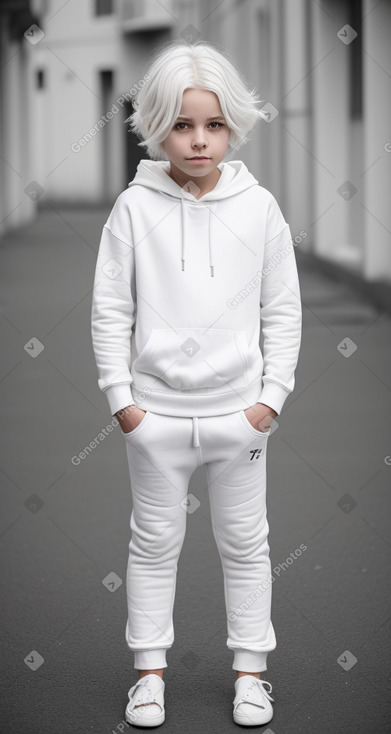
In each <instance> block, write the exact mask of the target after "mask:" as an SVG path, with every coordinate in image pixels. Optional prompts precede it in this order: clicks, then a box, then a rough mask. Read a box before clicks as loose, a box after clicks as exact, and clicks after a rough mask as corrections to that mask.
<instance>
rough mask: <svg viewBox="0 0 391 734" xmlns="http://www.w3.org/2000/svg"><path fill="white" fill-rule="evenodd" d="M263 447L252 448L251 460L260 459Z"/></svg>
mask: <svg viewBox="0 0 391 734" xmlns="http://www.w3.org/2000/svg"><path fill="white" fill-rule="evenodd" d="M262 451H263V449H251V451H250V461H252V460H253V459H259V457H260V455H261V453H262Z"/></svg>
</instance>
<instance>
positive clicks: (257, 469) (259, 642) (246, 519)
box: [123, 410, 277, 673]
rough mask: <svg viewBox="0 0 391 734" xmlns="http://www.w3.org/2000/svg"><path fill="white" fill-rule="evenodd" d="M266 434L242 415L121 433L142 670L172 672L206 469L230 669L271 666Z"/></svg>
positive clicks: (130, 637)
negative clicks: (191, 527) (193, 521)
mask: <svg viewBox="0 0 391 734" xmlns="http://www.w3.org/2000/svg"><path fill="white" fill-rule="evenodd" d="M269 434H270V431H269V432H267V433H261V432H260V431H258V430H257V429H255V428H253V427H252V425H251V423H250V422H249V421H248V419H247V418H246V415H245V413H244V411H243V410H241V411H238V412H235V413H229V414H226V415H217V416H208V417H200V418H197V417H194V418H180V417H177V416H167V415H162V414H159V413H152V412H151V411H147V412H146V414H145V416H144V418H143V419H142V421H141V423H139V425H138V426H136V428H135V429H134V430H133V431H130V433H127V434H126V433H124V434H123V436H124V440H125V444H126V451H127V457H128V462H129V473H130V483H131V490H132V498H133V510H132V513H131V518H130V528H131V531H132V533H131V540H130V543H129V560H128V569H127V579H126V583H127V605H128V620H127V623H126V633H125V634H126V642H127V645H128V647H129V648H130V650H132V651H133V652H134V667H135V668H137V669H138V670H154V669H159V668H165V667H167V662H166V651H167V650H168V649H169V648H171V647H172V645H173V642H174V628H173V606H174V599H175V589H176V573H177V563H178V559H179V555H180V552H181V548H182V545H183V541H184V538H185V532H186V518H187V513H188V512H191V511H192V510H193V508H192V505H191V500H190V501H189V498H188V496H187V495H188V486H189V481H190V477H191V475H192V474H193V472H194V470H195V469H196V468H197V467H198V466H200V465H201V464H204V465H205V471H206V476H207V482H208V492H209V501H210V509H211V520H212V525H213V534H214V538H215V540H216V544H217V548H218V551H219V554H220V558H221V562H222V568H223V573H224V590H225V604H226V612H227V630H228V639H227V647H228V648H229V649H230V650H233V652H234V662H233V665H232V668H233V669H234V670H242V671H245V672H249V673H255V672H262V671H264V670H266V660H267V654H268V652H270V651H272V650H274V649H275V647H276V644H277V643H276V637H275V632H274V628H273V625H272V623H271V619H270V611H271V581H270V579H271V565H270V560H269V545H268V532H269V526H268V522H267V516H266V447H267V441H268V437H269ZM193 502H194V500H193ZM195 511H196V510H195Z"/></svg>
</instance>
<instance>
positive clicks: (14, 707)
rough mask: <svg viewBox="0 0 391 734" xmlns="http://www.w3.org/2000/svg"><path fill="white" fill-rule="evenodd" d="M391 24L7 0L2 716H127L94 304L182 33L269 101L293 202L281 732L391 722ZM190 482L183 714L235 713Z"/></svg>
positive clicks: (126, 509)
mask: <svg viewBox="0 0 391 734" xmlns="http://www.w3.org/2000/svg"><path fill="white" fill-rule="evenodd" d="M390 21H391V0H357V1H353V0H295V1H293V0H200V1H198V2H197V1H195V0H30V1H29V0H0V41H1V43H0V194H1V195H0V258H1V265H0V284H1V303H0V307H1V311H0V313H1V319H0V324H1V338H2V344H3V349H2V359H1V365H0V404H1V406H2V408H1V410H2V431H1V436H0V445H1V449H2V454H1V456H2V458H1V462H0V481H1V503H2V509H1V519H0V550H1V555H2V558H3V568H2V573H1V576H0V589H1V598H2V604H1V606H0V631H1V640H2V655H1V657H0V659H1V667H2V675H1V676H0V678H1V683H0V698H1V699H2V700H1V705H0V729H1V732H2V734H11V732H12V733H13V732H15V731H19V730H22V728H23V730H28V731H29V732H30V734H35V732H39V733H40V734H46V733H47V734H49V732H50V734H52V732H57V731H59V732H61V734H68V733H69V734H71V732H72V734H75V732H82V733H83V734H85V732H87V731H94V732H97V733H98V734H100V733H102V734H112V732H123V731H125V730H128V728H129V729H130V727H127V726H126V724H125V723H124V721H123V715H124V709H125V705H126V703H127V691H128V689H129V688H130V686H131V685H133V684H134V683H135V681H136V671H135V670H134V668H133V656H132V654H130V653H129V650H128V649H127V648H126V646H125V623H126V591H125V575H126V565H127V556H128V553H127V551H128V543H129V539H130V529H129V517H130V512H131V492H130V486H129V475H128V465H127V459H126V454H125V451H124V444H123V438H122V436H121V432H120V429H119V426H118V425H117V424H116V422H115V425H114V424H113V422H112V421H113V419H112V416H110V414H109V410H108V405H107V400H106V398H105V396H104V395H103V394H102V393H101V392H100V391H99V388H98V375H97V370H96V365H95V361H94V356H93V351H92V344H91V336H90V309H91V296H92V288H93V278H94V271H95V264H96V258H97V252H98V247H99V241H100V236H101V232H102V227H103V225H104V223H105V222H106V220H107V217H108V215H109V212H110V210H111V208H112V206H113V204H114V201H115V199H116V198H117V196H118V195H119V193H120V192H121V191H123V190H124V189H126V187H127V184H128V182H129V181H131V180H132V179H133V177H134V175H135V172H136V168H137V165H138V162H139V160H140V159H142V158H147V155H146V153H145V150H144V149H143V148H141V147H138V146H137V143H138V142H139V141H138V139H137V138H135V137H134V136H133V135H132V133H130V132H129V131H128V125H127V124H124V120H125V119H126V118H127V117H128V116H129V115H130V114H131V112H132V100H133V99H134V96H135V94H136V91H137V89H138V88H139V86H140V85H141V84H142V82H143V75H144V74H145V72H146V64H147V61H148V58H149V55H150V54H151V53H153V52H154V51H155V50H156V49H158V48H159V47H160V46H161V44H166V43H168V42H170V41H171V40H176V39H184V40H185V41H187V42H189V43H193V42H195V41H196V40H198V39H202V40H205V41H209V42H211V43H212V44H214V45H215V46H216V47H217V48H218V49H220V50H221V51H226V52H228V54H229V55H230V58H231V59H232V60H233V61H234V63H236V65H237V67H238V69H239V70H240V72H241V73H242V74H243V76H244V78H245V80H246V82H247V83H248V85H249V87H250V88H255V89H256V91H257V93H258V94H259V96H260V98H261V99H262V100H263V102H264V104H263V110H264V112H265V117H266V119H264V120H262V119H260V120H259V123H257V126H256V127H255V128H254V129H253V130H252V131H251V133H250V134H249V137H250V141H249V142H248V143H247V144H246V145H244V146H243V147H241V148H240V149H239V150H238V151H235V150H234V151H231V152H229V154H228V155H227V156H226V158H225V160H230V159H241V160H243V161H244V162H245V164H246V165H247V167H248V168H249V170H250V171H251V173H252V174H253V175H254V176H255V177H256V179H257V180H258V182H259V183H260V184H261V185H262V186H264V187H266V188H267V189H269V190H270V191H271V192H272V193H273V194H274V196H275V197H276V199H277V201H278V202H279V204H280V206H281V209H282V211H283V214H284V216H285V219H286V221H287V222H289V224H290V227H291V231H292V236H293V241H294V245H295V253H296V259H297V264H298V270H299V278H300V285H301V295H302V305H303V339H302V346H301V352H300V357H299V363H298V367H297V371H296V384H295V390H294V392H293V393H292V394H291V395H290V396H289V398H288V399H287V401H286V403H285V405H284V409H283V412H282V414H281V416H278V419H277V421H275V424H274V430H273V433H272V435H271V437H270V439H269V443H268V462H269V464H268V467H269V468H268V519H269V526H270V535H269V543H270V549H271V559H272V567H273V569H275V581H274V583H273V608H272V620H273V624H274V627H275V631H276V636H277V648H276V650H275V651H274V652H273V654H271V655H270V656H269V658H268V670H267V674H266V673H265V677H266V679H267V680H268V681H270V682H271V683H272V685H273V694H272V695H273V696H275V715H274V719H273V721H272V722H271V723H270V724H269V725H268V727H267V728H266V730H264V729H263V731H265V734H288V732H289V734H307V733H308V734H314V732H316V734H323V733H324V734H326V733H327V734H329V732H330V731H333V732H337V733H338V734H340V733H341V734H342V732H343V733H344V734H345V732H346V734H350V732H354V734H367V733H368V731H370V732H376V734H381V733H383V732H384V733H387V734H388V732H389V731H390V693H389V683H388V680H389V655H387V652H388V653H389V650H390V644H389V642H390V634H389V630H390V586H389V584H388V583H387V581H388V578H389V564H390V540H389V539H390V537H391V533H390V530H391V528H390V516H391V515H390V486H391V479H390V472H391V431H390V428H391V420H390V418H391V399H390V395H391V319H390V316H391V313H390V307H391V242H390V234H391V206H390V178H391V165H390V164H391V124H390V123H391V95H390V80H391V62H390V56H391V44H390V30H391V23H390ZM113 429H114V430H113ZM211 491H213V488H212V490H211ZM189 493H192V494H194V495H195V496H197V498H198V500H199V502H200V506H199V508H198V509H197V511H196V512H194V513H193V514H192V515H189V517H188V529H187V535H186V540H185V543H184V546H183V550H182V554H181V557H180V563H179V565H178V581H177V596H176V602H175V610H174V621H175V634H176V637H175V644H174V645H173V647H172V649H171V650H170V651H169V653H168V666H169V667H168V668H167V670H166V673H165V679H166V681H167V683H168V685H167V688H166V717H167V718H166V723H165V724H164V725H163V728H164V726H166V728H167V727H168V728H167V731H169V732H170V734H176V732H182V731H183V730H184V729H186V731H189V732H194V733H195V732H197V733H198V731H199V730H200V728H202V729H203V730H204V731H205V732H211V731H213V732H214V733H216V734H217V732H221V733H223V732H224V734H226V733H227V732H230V731H232V732H234V731H237V726H236V725H235V724H234V723H233V721H232V718H231V710H232V700H233V694H234V689H233V683H234V672H233V671H232V669H231V665H232V659H231V654H230V652H229V651H228V650H227V649H226V647H225V640H226V617H225V606H224V588H223V581H222V572H221V564H220V561H219V557H218V554H217V550H216V547H215V543H214V538H213V533H212V524H211V518H210V510H209V502H208V487H207V481H206V475H205V471H204V467H202V466H201V467H199V468H198V469H197V470H196V472H195V473H194V475H193V476H192V478H191V482H190V486H189ZM302 544H304V545H305V546H306V548H307V550H306V551H305V552H303V553H302V554H301V555H300V557H298V554H297V556H296V555H295V550H296V549H297V548H300V546H301V545H302ZM292 554H293V556H294V557H295V558H296V560H295V561H294V562H293V563H291V561H292V557H293V556H292ZM287 559H288V560H289V563H288V561H287ZM163 728H162V731H163Z"/></svg>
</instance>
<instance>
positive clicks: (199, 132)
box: [161, 88, 230, 186]
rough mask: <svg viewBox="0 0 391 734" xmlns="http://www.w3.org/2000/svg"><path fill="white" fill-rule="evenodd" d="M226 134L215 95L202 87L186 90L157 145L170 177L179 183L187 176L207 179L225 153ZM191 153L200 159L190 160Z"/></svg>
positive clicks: (226, 128) (226, 146) (200, 179)
mask: <svg viewBox="0 0 391 734" xmlns="http://www.w3.org/2000/svg"><path fill="white" fill-rule="evenodd" d="M185 118H186V119H185ZM211 118H216V119H211ZM229 134H230V130H229V128H228V126H227V123H226V121H225V119H224V117H223V113H222V110H221V107H220V103H219V99H218V97H217V95H216V94H215V93H214V92H210V91H208V90H205V89H192V88H191V89H190V88H189V89H186V90H185V91H184V93H183V96H182V106H181V110H180V113H179V115H178V117H177V119H176V120H175V121H174V124H173V126H172V129H171V132H170V133H169V135H168V136H167V138H166V139H165V141H164V142H163V143H162V144H161V147H162V148H163V150H164V151H165V153H166V154H167V156H168V158H169V159H170V164H171V165H170V175H171V176H172V178H174V180H176V181H177V182H178V183H179V185H181V186H182V185H183V184H184V183H185V182H186V181H188V180H189V179H195V180H197V179H198V180H199V183H201V182H202V183H203V184H205V183H206V184H207V183H208V180H210V181H211V180H212V178H214V177H215V173H214V172H216V167H217V166H218V164H219V163H220V162H221V161H222V159H223V158H224V156H225V154H226V152H227V149H228V138H229ZM195 156H203V158H202V159H201V160H191V159H192V158H194V157H195ZM217 173H219V172H217Z"/></svg>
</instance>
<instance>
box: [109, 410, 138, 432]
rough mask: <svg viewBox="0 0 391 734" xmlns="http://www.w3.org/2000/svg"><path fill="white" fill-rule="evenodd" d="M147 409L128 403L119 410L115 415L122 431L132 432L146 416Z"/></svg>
mask: <svg viewBox="0 0 391 734" xmlns="http://www.w3.org/2000/svg"><path fill="white" fill-rule="evenodd" d="M145 413H146V411H145V410H142V408H137V407H136V405H128V406H127V407H126V408H123V409H122V410H119V411H118V412H117V413H116V414H115V415H116V418H117V420H118V423H119V424H120V426H121V431H122V433H131V431H134V429H135V428H137V426H138V425H139V424H140V423H141V421H142V420H143V419H144V417H145Z"/></svg>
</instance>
